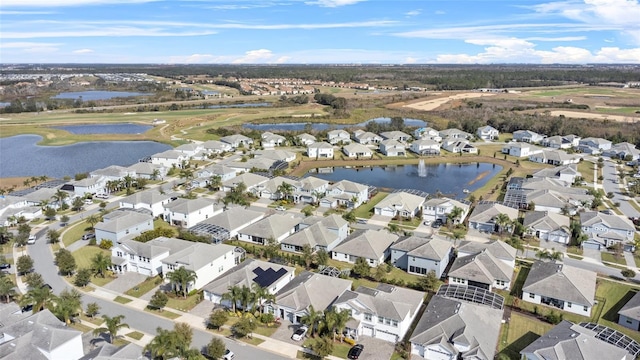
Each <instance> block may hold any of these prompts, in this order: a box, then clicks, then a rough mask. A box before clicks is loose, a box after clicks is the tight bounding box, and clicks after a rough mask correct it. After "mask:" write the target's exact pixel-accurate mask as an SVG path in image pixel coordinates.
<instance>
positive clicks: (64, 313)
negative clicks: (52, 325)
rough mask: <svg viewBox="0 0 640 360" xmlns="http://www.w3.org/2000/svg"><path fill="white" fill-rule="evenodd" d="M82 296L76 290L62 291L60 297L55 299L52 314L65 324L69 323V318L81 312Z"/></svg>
mask: <svg viewBox="0 0 640 360" xmlns="http://www.w3.org/2000/svg"><path fill="white" fill-rule="evenodd" d="M81 300H82V294H80V292H78V290H76V289H71V290H68V289H64V290H62V292H61V293H60V296H59V297H58V298H56V299H55V307H54V308H53V314H54V315H55V316H56V317H57V318H58V319H60V320H61V321H64V322H65V324H67V325H69V324H70V323H71V318H72V317H74V316H76V315H78V314H79V313H80V312H81V311H82V301H81Z"/></svg>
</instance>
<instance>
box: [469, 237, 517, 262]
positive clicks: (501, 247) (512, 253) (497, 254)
mask: <svg viewBox="0 0 640 360" xmlns="http://www.w3.org/2000/svg"><path fill="white" fill-rule="evenodd" d="M456 250H457V251H458V256H469V255H473V254H479V253H481V252H483V251H486V252H489V253H491V255H493V257H494V258H496V259H498V260H500V261H502V262H503V263H505V264H507V265H509V266H510V267H511V268H514V267H515V266H516V254H517V252H518V250H516V249H515V248H513V246H511V245H509V244H507V243H505V242H504V241H499V240H492V241H489V242H487V243H481V242H477V241H462V242H461V243H460V244H459V245H458V247H457V249H456Z"/></svg>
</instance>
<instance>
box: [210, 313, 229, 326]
mask: <svg viewBox="0 0 640 360" xmlns="http://www.w3.org/2000/svg"><path fill="white" fill-rule="evenodd" d="M227 320H229V315H227V312H226V311H224V310H222V309H217V310H213V311H212V312H211V314H209V319H208V321H207V327H212V328H215V329H218V330H220V329H221V328H222V326H223V325H224V324H225V323H226V322H227Z"/></svg>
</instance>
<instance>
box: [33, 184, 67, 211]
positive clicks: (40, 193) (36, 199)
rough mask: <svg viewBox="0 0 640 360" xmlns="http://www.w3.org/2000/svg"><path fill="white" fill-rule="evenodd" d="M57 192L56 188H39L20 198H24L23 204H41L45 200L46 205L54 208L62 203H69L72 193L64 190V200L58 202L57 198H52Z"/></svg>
mask: <svg viewBox="0 0 640 360" xmlns="http://www.w3.org/2000/svg"><path fill="white" fill-rule="evenodd" d="M62 191H65V190H62ZM57 192H58V189H52V188H39V189H37V190H35V191H32V192H29V193H27V194H24V195H22V196H21V198H23V199H24V201H25V206H42V204H43V203H44V202H46V203H47V206H49V207H52V208H54V209H58V208H60V207H61V206H62V203H65V204H67V205H71V198H72V197H71V195H72V193H70V192H67V191H65V192H66V194H67V197H66V198H65V199H64V200H62V203H58V201H57V200H53V198H54V196H55V195H56V193H57Z"/></svg>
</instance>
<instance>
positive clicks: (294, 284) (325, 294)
mask: <svg viewBox="0 0 640 360" xmlns="http://www.w3.org/2000/svg"><path fill="white" fill-rule="evenodd" d="M350 289H351V281H350V280H346V279H341V278H339V277H333V276H326V275H320V274H317V273H312V272H309V271H304V272H302V273H300V274H299V275H298V276H296V277H295V278H293V280H291V282H289V283H288V284H286V285H285V286H284V287H283V288H281V289H280V290H279V291H278V292H277V293H276V300H275V301H274V302H273V303H270V304H268V305H267V308H266V312H269V313H272V314H274V315H275V316H276V317H277V318H280V319H285V320H287V321H289V322H291V323H293V324H298V323H300V320H301V319H302V318H303V317H304V316H305V315H308V314H309V308H310V307H313V309H314V310H315V311H325V310H327V309H329V308H331V306H332V305H333V303H334V302H335V301H336V299H338V297H339V296H340V295H342V293H344V292H345V291H347V290H350Z"/></svg>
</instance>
